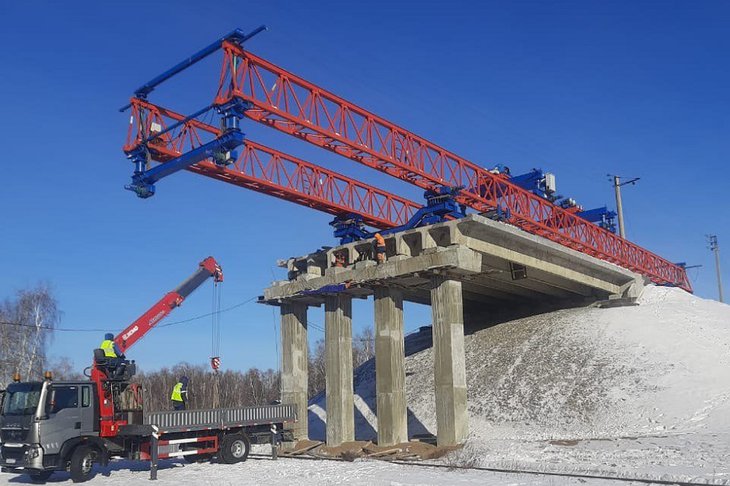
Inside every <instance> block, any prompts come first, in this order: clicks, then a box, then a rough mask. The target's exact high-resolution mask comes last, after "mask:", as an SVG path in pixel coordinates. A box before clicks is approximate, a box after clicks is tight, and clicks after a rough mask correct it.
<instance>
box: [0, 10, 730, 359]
mask: <svg viewBox="0 0 730 486" xmlns="http://www.w3.org/2000/svg"><path fill="white" fill-rule="evenodd" d="M260 24H267V25H268V26H269V31H268V32H265V33H263V34H261V35H259V36H258V37H257V38H256V39H255V40H253V41H252V42H251V43H250V44H249V45H248V48H249V49H250V50H252V51H253V52H255V53H256V54H258V55H261V56H263V57H265V58H267V59H269V60H271V61H272V62H274V63H276V64H279V65H280V66H282V67H285V68H286V69H288V70H290V71H292V72H295V73H297V74H299V75H301V76H303V77H305V78H306V79H309V80H310V81H312V82H314V83H316V84H319V85H321V86H323V87H325V88H327V89H330V90H332V91H334V92H335V93H338V94H339V95H341V96H343V97H345V98H347V99H350V100H351V101H353V102H356V103H358V104H360V105H361V106H364V107H365V108H368V109H370V110H371V111H374V112H376V113H378V114H380V115H381V116H384V117H386V118H388V119H390V120H392V121H394V122H396V123H398V124H400V125H403V126H405V127H407V128H409V129H410V130H412V131H414V132H416V133H418V134H420V135H422V136H424V137H426V138H429V139H431V140H432V141H434V142H436V143H438V144H440V145H442V146H445V147H447V148H449V149H450V150H452V151H454V152H456V153H458V154H460V155H462V156H463V157H466V158H468V159H470V160H472V161H474V162H477V163H479V164H481V165H484V166H492V165H494V164H496V163H505V164H507V165H509V166H510V167H511V168H512V169H513V171H516V172H520V171H528V170H529V169H531V168H533V167H542V168H543V169H545V170H549V171H551V172H554V173H555V174H556V175H557V182H558V189H559V192H560V193H561V194H563V195H566V196H571V197H574V198H575V199H577V200H578V201H579V202H580V203H582V204H583V205H584V206H585V207H595V206H601V205H604V204H609V205H610V206H613V192H612V189H611V186H610V184H609V182H608V181H607V178H606V174H607V173H616V174H619V175H623V176H627V177H641V181H640V182H639V184H638V185H636V186H630V187H627V188H626V189H625V191H624V206H625V213H626V221H627V233H628V237H629V238H630V239H631V240H633V241H635V242H637V243H639V244H641V245H643V246H645V247H647V248H649V249H651V250H652V251H654V252H656V253H658V254H660V255H662V256H664V257H666V258H668V259H670V260H672V261H686V262H688V263H690V264H702V265H704V266H703V268H701V269H699V270H691V271H690V277H691V279H692V281H693V285H694V287H695V290H696V293H697V294H698V295H700V296H702V297H711V298H716V296H717V291H716V281H715V274H714V267H713V265H714V263H713V260H712V255H711V253H710V252H709V250H707V248H706V246H707V245H706V241H705V236H704V235H705V234H707V233H715V234H717V235H718V237H719V240H720V245H721V251H724V253H723V261H725V262H727V261H728V258H730V257H729V256H727V255H730V216H728V214H729V213H730V211H729V210H730V203H729V198H728V193H727V187H728V182H727V176H726V173H727V172H726V170H727V164H728V153H729V150H728V149H729V148H730V142H729V140H730V136H729V134H730V109H728V108H729V107H730V106H729V105H730V103H729V101H730V99H729V98H730V90H728V86H730V69H729V68H728V60H727V53H728V52H729V50H730V39H729V37H728V35H727V32H728V31H730V4H729V3H727V2H711V1H704V2H672V1H644V2H635V1H627V2H619V1H616V2H597V1H557V2H542V1H534V2H528V1H515V2H485V1H479V2H476V1H475V2H428V1H418V2H391V1H388V2H385V1H382V2H381V1H371V2H340V1H337V2H334V1H333V2H274V1H265V2H242V1H221V2H215V3H213V2H205V3H203V2H184V1H178V2H154V3H153V2H138V1H125V2H32V1H28V2H3V3H2V4H0V43H2V45H3V49H2V50H0V106H2V110H3V113H4V117H3V121H2V130H1V131H0V138H1V141H2V147H3V157H2V158H3V170H2V176H1V179H0V180H1V181H2V190H0V205H1V206H0V207H2V212H0V225H1V227H2V235H1V237H0V262H1V263H2V268H3V271H2V277H1V278H0V297H2V296H11V295H12V294H13V293H14V292H15V291H16V290H17V289H20V288H25V287H28V286H32V285H34V284H36V283H37V282H39V281H47V282H49V283H51V284H52V286H53V287H54V289H55V292H56V295H57V297H58V299H59V301H60V306H61V309H62V310H63V320H62V322H61V326H62V327H67V328H109V329H111V330H116V329H120V328H122V327H124V326H126V325H127V324H128V323H129V322H131V321H132V320H134V319H135V318H136V317H137V316H138V315H139V314H141V313H142V312H143V311H144V310H146V309H147V308H148V307H149V306H150V305H151V304H152V303H153V302H155V301H156V300H157V299H159V298H160V297H161V296H162V295H163V294H164V293H165V292H167V291H168V290H171V289H173V288H174V287H175V286H177V284H178V283H179V282H180V281H181V280H182V279H184V278H185V277H187V276H188V275H189V274H190V273H191V272H192V271H193V270H194V269H195V266H196V265H197V262H199V261H200V260H202V259H203V258H204V257H206V256H208V255H214V256H215V257H216V258H217V259H218V260H219V261H220V262H221V263H222V265H223V266H224V269H225V272H226V283H225V284H224V288H223V307H228V306H232V305H235V304H238V303H240V302H244V301H246V300H248V299H250V298H251V297H254V296H256V295H259V294H261V293H262V289H263V288H264V287H266V286H268V285H269V283H270V282H271V281H272V280H274V279H281V278H283V277H284V276H285V275H284V273H283V271H282V270H281V269H278V268H276V266H275V262H276V260H277V259H278V258H285V257H288V256H293V255H300V254H304V253H307V252H309V251H312V250H314V249H316V248H318V247H319V246H321V245H328V244H332V243H333V242H334V240H333V239H332V236H331V232H330V229H331V228H330V227H329V226H328V225H327V223H328V221H329V220H330V219H331V218H330V217H329V216H328V215H326V214H320V213H317V212H315V211H313V210H310V209H306V208H303V207H299V206H296V205H293V204H291V203H288V202H286V201H281V200H278V199H275V198H271V197H267V196H264V195H261V194H258V193H254V192H250V191H247V190H245V189H241V188H238V187H234V186H228V185H226V184H224V183H221V182H217V181H213V180H208V179H206V178H203V177H200V176H196V175H193V174H189V173H180V174H176V175H174V176H172V177H169V178H168V179H165V180H164V181H162V182H161V183H159V184H158V188H157V195H156V196H155V197H153V198H151V199H148V200H140V199H137V198H136V197H135V196H134V195H133V194H132V193H130V192H127V191H125V190H123V186H124V184H126V183H127V182H128V180H129V177H130V175H131V172H132V166H131V164H130V163H129V162H127V161H126V159H125V157H124V155H123V153H122V152H121V146H122V144H123V142H124V137H125V135H126V127H127V122H128V114H121V113H119V112H118V111H117V109H118V108H119V107H120V106H122V105H123V104H125V103H126V101H127V99H128V98H129V95H130V94H131V92H132V91H133V89H135V88H136V87H138V86H139V85H141V84H142V83H144V82H146V81H148V80H149V79H151V78H153V77H154V76H156V75H157V74H159V73H161V72H162V71H164V70H165V69H167V68H168V67H170V66H171V65H173V64H174V63H176V62H178V61H180V60H182V59H183V58H185V57H186V56H188V55H190V54H191V53H193V52H194V51H196V50H197V49H199V48H201V47H203V46H205V45H207V44H209V43H210V42H211V41H212V40H213V39H215V38H217V37H219V36H221V35H223V34H225V33H227V32H229V31H230V30H232V29H233V28H235V27H241V28H243V29H244V30H250V29H253V28H255V27H257V26H258V25H260ZM219 63H220V57H219V56H214V58H211V59H209V60H207V61H206V62H204V63H201V64H200V65H199V66H196V68H194V69H191V70H190V71H189V72H186V73H184V74H183V75H181V76H179V79H178V78H176V79H174V80H172V81H170V82H169V83H167V84H165V85H163V86H162V87H161V88H159V89H158V90H157V91H156V92H155V93H154V94H153V96H152V98H151V99H152V100H154V101H159V102H160V103H162V104H166V105H169V106H170V107H172V108H177V109H179V110H182V111H185V110H187V111H192V110H193V109H195V108H198V107H202V106H205V105H206V104H208V103H209V102H210V101H211V100H212V97H213V96H214V85H215V81H216V79H217V76H218V70H219ZM244 131H245V132H246V133H247V134H248V135H250V136H251V137H252V138H255V139H257V140H260V141H262V142H264V143H267V144H270V145H272V146H274V147H277V148H279V149H281V150H283V151H285V152H289V153H292V154H294V155H297V156H300V157H302V158H304V159H307V160H311V161H312V162H315V163H318V164H321V165H324V166H327V167H330V168H335V169H337V170H339V171H341V172H343V173H345V174H348V175H350V176H354V177H357V178H360V179H362V180H365V181H367V182H369V183H371V184H375V185H378V186H381V187H383V188H385V189H388V190H390V191H395V192H398V193H400V194H403V195H405V196H408V197H410V198H413V199H418V198H419V197H420V191H418V190H416V189H414V188H412V187H409V186H407V185H405V184H403V183H400V182H398V181H392V180H389V179H388V178H387V177H386V176H384V175H382V174H379V173H375V172H373V171H371V170H367V169H365V168H362V167H358V166H356V165H355V164H354V163H352V162H350V161H348V160H345V159H343V158H338V157H337V156H335V155H334V154H331V153H328V152H324V151H322V150H317V149H316V148H314V147H312V146H309V145H306V144H305V143H303V142H301V141H298V140H294V139H291V138H288V137H286V136H284V135H282V134H278V133H273V132H272V131H271V130H267V129H266V128H265V127H263V126H259V125H255V124H254V123H253V122H250V121H249V122H245V124H244ZM725 248H728V249H727V250H725ZM724 269H725V270H724V273H723V276H724V281H725V282H726V283H727V285H728V286H730V264H725V266H724ZM211 295H212V286H211V285H206V286H203V287H201V288H200V289H199V290H198V291H197V292H196V293H194V294H193V295H192V296H191V297H190V298H189V299H188V301H186V302H185V304H184V305H183V307H181V308H179V309H177V310H176V311H175V312H174V313H173V314H172V315H171V316H170V317H169V318H168V322H172V321H178V320H183V319H188V318H190V317H194V316H197V315H200V314H204V313H206V312H210V310H211ZM310 319H311V321H312V322H313V323H314V324H315V325H318V326H322V324H323V317H322V312H321V310H313V311H311V312H310ZM429 321H430V315H429V312H428V309H427V308H424V307H422V306H415V305H414V306H409V307H407V308H406V328H407V329H414V328H417V327H418V326H420V325H425V324H428V323H429ZM354 325H355V327H356V329H362V328H363V327H365V326H371V325H372V302H371V301H360V302H356V304H355V306H354ZM277 326H278V313H277V312H276V311H275V310H273V309H272V308H269V307H264V306H261V305H258V304H254V303H251V304H247V305H244V306H242V307H239V308H237V309H235V310H233V311H231V312H228V313H225V314H224V315H223V316H222V335H223V344H222V357H223V364H224V367H227V368H234V369H245V368H248V367H251V366H257V367H273V368H276V367H277V362H278V357H277V353H278V349H277V345H276V340H277V339H278V338H276V333H277ZM310 336H311V337H312V339H317V338H319V337H322V335H321V333H320V332H319V331H318V330H316V329H314V328H312V329H311V332H310ZM101 338H102V336H101V334H100V333H93V332H58V333H56V336H55V338H54V342H53V344H52V346H51V349H50V351H51V355H52V356H68V357H70V358H71V359H72V360H73V361H74V363H75V364H76V366H77V367H79V368H81V367H83V366H86V365H87V363H88V362H89V361H90V358H91V349H93V348H94V347H96V346H97V345H98V344H99V342H100V341H101ZM210 340H211V336H210V319H209V318H206V319H201V320H197V321H193V322H190V323H187V324H181V325H175V326H169V327H166V328H160V329H157V330H154V331H153V332H151V333H150V335H149V336H148V337H147V338H146V339H144V340H143V341H141V342H140V343H138V344H137V345H136V346H135V347H134V348H133V349H132V351H131V352H130V353H129V354H130V356H131V357H133V358H135V359H137V360H138V361H139V362H140V364H141V365H142V367H143V368H144V369H155V368H159V367H161V366H166V365H171V364H174V363H176V362H178V361H181V360H186V361H189V362H193V363H206V362H207V359H208V357H209V356H210V352H211V349H210V347H211V345H210Z"/></svg>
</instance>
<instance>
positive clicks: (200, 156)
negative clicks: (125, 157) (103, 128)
mask: <svg viewBox="0 0 730 486" xmlns="http://www.w3.org/2000/svg"><path fill="white" fill-rule="evenodd" d="M243 140H244V135H243V132H241V131H239V130H231V131H228V132H226V133H224V134H223V135H221V136H220V137H218V138H216V139H215V140H212V141H210V142H208V143H206V144H203V145H201V146H199V147H196V148H194V149H193V150H191V151H190V152H186V153H185V154H183V155H181V156H180V157H177V158H175V159H172V160H170V161H169V162H165V163H163V164H160V165H156V166H155V167H153V168H151V169H148V170H142V171H139V170H138V171H135V173H134V175H133V176H132V183H131V184H129V185H126V186H124V188H125V189H127V190H129V191H133V192H134V193H136V194H137V196H139V197H141V198H148V197H151V196H154V194H155V182H157V181H159V180H160V179H162V178H163V177H167V176H169V175H170V174H174V173H175V172H177V171H179V170H183V169H186V168H188V167H190V166H191V165H193V164H197V163H198V162H201V161H203V160H205V159H208V158H211V157H212V158H214V159H216V158H218V156H220V155H222V154H225V153H226V152H229V151H231V150H233V149H235V148H236V147H238V146H240V145H243ZM147 150H148V149H147V148H146V147H144V146H140V147H139V149H138V150H137V151H134V152H132V153H130V154H129V158H131V159H133V162H135V163H137V166H138V167H140V165H141V164H140V162H141V160H135V159H141V158H143V159H144V163H145V164H146V160H147Z"/></svg>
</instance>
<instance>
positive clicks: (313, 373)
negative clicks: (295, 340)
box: [308, 327, 375, 398]
mask: <svg viewBox="0 0 730 486" xmlns="http://www.w3.org/2000/svg"><path fill="white" fill-rule="evenodd" d="M373 357H375V334H374V333H373V330H372V328H370V327H366V328H364V329H363V330H362V331H360V333H359V334H357V335H355V336H354V337H353V338H352V366H353V368H355V369H357V368H358V367H359V366H360V365H362V364H363V363H365V362H366V361H368V360H369V359H371V358H373ZM325 368H326V367H325V353H324V339H320V340H318V341H317V342H316V343H314V349H312V350H310V352H309V387H308V388H309V389H308V395H309V398H312V397H314V396H315V395H317V394H318V393H319V392H321V391H322V390H324V388H325V383H326V371H325Z"/></svg>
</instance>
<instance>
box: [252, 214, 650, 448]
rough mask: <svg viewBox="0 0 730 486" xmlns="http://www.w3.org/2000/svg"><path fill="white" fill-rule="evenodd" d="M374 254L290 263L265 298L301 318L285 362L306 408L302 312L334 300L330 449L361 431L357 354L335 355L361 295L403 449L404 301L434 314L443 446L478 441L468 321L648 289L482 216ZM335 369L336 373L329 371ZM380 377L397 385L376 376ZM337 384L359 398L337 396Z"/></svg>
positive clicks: (396, 241)
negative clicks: (472, 414) (356, 413)
mask: <svg viewBox="0 0 730 486" xmlns="http://www.w3.org/2000/svg"><path fill="white" fill-rule="evenodd" d="M372 249H373V247H372V241H357V242H353V243H348V244H345V245H339V246H336V247H332V248H327V249H323V250H320V251H317V252H314V253H311V254H308V255H304V256H301V257H296V258H289V259H287V260H282V261H280V262H279V264H280V266H282V267H285V268H286V269H287V271H288V280H284V281H278V282H274V283H273V284H272V285H271V286H270V287H268V288H267V289H265V291H264V295H263V296H262V297H261V298H260V302H261V303H266V304H270V305H278V306H284V307H283V309H294V308H296V309H297V312H296V313H295V315H294V316H292V314H291V312H290V313H289V314H287V317H286V318H285V317H284V314H282V330H283V326H284V325H285V324H286V325H287V326H288V329H289V331H287V332H288V334H287V337H286V338H285V340H284V341H283V342H282V345H283V353H284V354H285V355H289V356H288V357H285V358H284V362H285V364H287V366H289V367H291V369H292V370H293V371H292V376H291V377H286V379H285V377H282V399H283V400H288V401H296V402H297V403H298V404H301V403H302V389H301V385H295V382H296V380H297V378H295V377H294V375H296V376H297V377H301V376H302V372H301V370H300V369H299V366H294V367H292V363H294V362H297V363H301V356H303V351H302V350H301V349H300V348H301V332H299V331H300V328H301V326H300V325H299V324H298V320H299V319H300V317H301V316H302V312H304V314H306V310H305V311H302V310H301V309H302V308H304V309H306V307H307V306H321V305H322V304H324V303H325V302H327V305H326V311H327V312H326V316H330V318H329V320H328V322H329V323H330V325H329V326H326V330H327V332H326V335H325V342H329V341H330V340H332V347H331V351H330V352H328V361H327V366H328V369H327V370H326V374H327V384H328V390H327V397H328V404H327V409H328V410H327V427H328V428H327V438H328V444H330V442H332V444H330V445H337V443H338V442H341V441H345V440H347V439H350V437H351V436H352V430H353V428H352V425H351V422H352V420H353V419H352V410H351V405H350V404H351V403H352V402H351V399H352V379H351V378H352V377H351V374H352V369H351V368H352V362H351V352H342V350H338V351H335V348H334V345H335V341H337V343H338V346H340V347H342V346H347V347H349V346H350V344H348V343H350V340H351V315H350V314H349V313H351V306H350V304H349V300H350V299H351V298H366V297H368V296H371V295H373V296H374V297H375V298H374V301H375V306H376V307H375V315H376V322H375V327H376V348H377V343H378V342H380V348H379V349H376V381H377V383H378V384H377V395H378V411H377V416H378V420H379V424H378V437H379V441H381V442H382V443H383V444H392V443H395V442H396V441H400V440H401V439H403V437H404V435H405V434H407V432H406V431H405V418H404V413H405V412H404V410H405V406H406V404H405V388H404V379H401V373H403V369H402V368H403V367H404V361H403V358H402V352H403V351H402V349H403V348H402V339H403V338H402V334H403V333H402V322H403V317H402V302H403V301H410V302H417V303H421V304H427V305H431V306H432V314H433V326H434V352H435V355H436V356H435V358H436V360H435V361H436V363H435V367H434V376H435V383H436V390H435V393H436V404H437V406H436V409H437V410H436V412H437V427H438V430H437V438H438V443H439V444H441V445H453V444H458V443H460V442H463V441H464V440H465V439H466V436H467V432H468V429H467V420H466V414H467V411H466V380H465V376H464V375H465V370H464V341H463V331H464V324H465V314H466V317H467V321H468V320H469V319H472V320H473V321H474V322H480V320H481V319H483V317H484V316H487V315H490V314H492V313H494V312H498V311H501V310H504V309H514V310H519V311H522V312H523V313H537V312H540V311H544V310H548V309H555V308H559V307H573V306H579V305H588V304H590V303H592V302H595V301H603V300H610V299H627V300H635V299H636V298H637V297H638V296H639V295H640V293H641V290H642V289H643V286H644V284H645V280H644V278H643V277H642V276H640V275H638V274H636V273H634V272H631V271H629V270H627V269H625V268H622V267H620V266H618V265H615V264H612V263H609V262H606V261H603V260H599V259H597V258H594V257H591V256H590V255H587V254H584V253H581V252H578V251H576V250H572V249H570V248H567V247H565V246H562V245H560V244H557V243H554V242H552V241H549V240H547V239H545V238H542V237H540V236H536V235H532V234H529V233H526V232H524V231H522V230H520V229H518V228H516V227H514V226H512V225H509V224H506V223H502V222H497V221H493V220H491V219H488V218H486V217H483V216H480V215H476V214H472V215H469V216H467V217H465V218H462V219H458V220H454V221H448V222H445V223H439V224H435V225H431V226H426V227H422V228H416V229H412V230H408V231H404V232H401V233H396V234H393V235H389V236H387V237H386V257H387V261H386V262H385V263H382V264H379V265H378V264H376V263H375V262H374V261H373V259H372V258H373V251H372ZM342 284H347V285H346V286H345V285H342ZM312 291H314V292H312ZM293 305H296V307H292V306H293ZM297 326H299V327H297ZM381 334H382V336H381V339H380V341H378V336H380V335H381ZM288 336H291V337H288ZM396 337H397V338H396ZM282 338H283V339H284V333H283V332H282ZM297 343H299V344H297ZM347 355H349V356H350V362H349V368H348V363H347V359H348V358H347ZM287 360H288V361H287ZM330 366H334V367H337V368H338V369H337V370H334V369H333V370H332V371H330V370H329V367H330ZM284 372H287V371H286V370H284ZM347 374H349V375H350V377H349V381H348V379H347V377H346V376H344V375H347ZM377 374H381V375H382V374H387V375H388V376H381V377H380V378H378V376H377ZM330 383H332V384H337V385H336V386H338V387H345V388H348V387H349V390H338V391H331V390H329V387H330ZM290 384H291V385H290ZM289 388H291V389H289ZM330 396H332V397H333V398H332V400H333V406H332V407H331V406H330V403H329V401H330V399H329V397H330ZM401 397H402V398H401ZM348 408H349V410H348ZM300 415H306V411H300ZM380 421H384V423H383V424H382V425H381V424H380ZM330 423H332V424H333V425H332V426H330ZM330 427H333V428H336V429H337V430H334V429H333V430H330ZM300 434H302V432H301V429H300Z"/></svg>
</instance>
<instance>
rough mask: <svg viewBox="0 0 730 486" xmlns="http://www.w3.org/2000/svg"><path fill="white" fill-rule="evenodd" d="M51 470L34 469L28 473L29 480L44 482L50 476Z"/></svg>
mask: <svg viewBox="0 0 730 486" xmlns="http://www.w3.org/2000/svg"><path fill="white" fill-rule="evenodd" d="M51 474H53V471H36V472H32V473H30V474H29V476H30V480H31V481H33V482H34V483H45V482H46V481H47V480H48V478H50V477H51Z"/></svg>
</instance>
